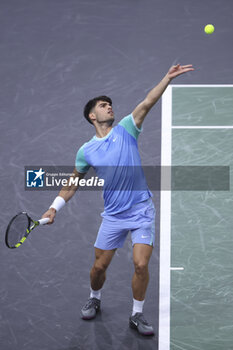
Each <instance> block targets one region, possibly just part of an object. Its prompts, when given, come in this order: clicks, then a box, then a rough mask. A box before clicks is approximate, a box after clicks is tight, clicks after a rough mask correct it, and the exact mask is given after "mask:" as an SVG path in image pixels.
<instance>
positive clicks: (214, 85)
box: [169, 84, 233, 88]
mask: <svg viewBox="0 0 233 350" xmlns="http://www.w3.org/2000/svg"><path fill="white" fill-rule="evenodd" d="M169 87H172V88H179V87H181V88H184V87H185V88H190V87H197V88H202V87H204V88H205V87H211V88H212V87H233V85H232V84H211V85H210V84H203V85H202V84H190V85H182V84H181V85H170V86H169Z"/></svg>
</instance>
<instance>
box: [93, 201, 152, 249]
mask: <svg viewBox="0 0 233 350" xmlns="http://www.w3.org/2000/svg"><path fill="white" fill-rule="evenodd" d="M155 214H156V212H155V207H154V204H153V201H152V199H151V198H149V199H147V200H146V201H144V202H140V203H137V204H135V205H134V206H132V207H131V208H129V209H127V210H125V211H123V212H121V213H119V214H116V215H107V214H105V213H103V214H102V216H103V220H102V224H101V225H100V228H99V232H98V235H97V238H96V241H95V245H94V246H95V247H96V248H99V249H103V250H111V249H115V248H121V247H123V245H124V242H125V239H126V237H127V234H128V232H129V231H130V232H131V240H132V245H133V246H134V244H135V243H143V244H148V245H150V246H154V245H155Z"/></svg>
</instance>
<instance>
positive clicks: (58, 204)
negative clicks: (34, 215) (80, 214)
mask: <svg viewBox="0 0 233 350" xmlns="http://www.w3.org/2000/svg"><path fill="white" fill-rule="evenodd" d="M65 204H66V201H65V199H64V198H62V197H61V196H57V197H56V198H55V199H54V201H53V203H52V205H50V207H49V209H50V208H54V209H55V210H56V211H59V210H60V209H61V208H62V207H64V205H65Z"/></svg>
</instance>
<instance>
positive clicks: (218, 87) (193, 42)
mask: <svg viewBox="0 0 233 350" xmlns="http://www.w3.org/2000/svg"><path fill="white" fill-rule="evenodd" d="M232 13H233V3H232V1H229V0H223V1H221V2H220V1H219V0H205V1H193V0H179V1H171V0H143V1H132V0H98V1H96V0H37V1H35V0H34V1H32V0H2V1H1V4H0V47H1V54H0V81H1V94H0V106H1V108H0V150H1V160H0V179H1V201H0V212H1V217H0V232H1V235H0V266H1V269H0V281H1V284H0V348H1V349H2V350H32V349H33V350H106V349H111V350H112V349H113V350H130V349H133V350H142V349H143V350H155V349H159V350H168V349H171V350H193V349H198V350H215V349H216V350H217V349H218V350H219V349H221V350H230V349H232V348H233V345H232V343H233V341H232V334H233V333H232V314H233V312H232V301H233V300H232V298H233V297H232V266H233V264H232V227H233V225H232V193H231V187H232V184H231V183H230V189H228V190H219V189H218V190H216V188H215V190H213V188H211V189H209V188H208V189H207V190H206V187H205V188H204V189H203V188H202V189H201V190H200V189H199V190H196V189H195V190H190V188H188V190H187V188H186V189H185V190H182V188H183V189H184V187H182V186H184V185H185V184H186V185H187V183H186V181H187V179H189V180H190V179H193V178H194V172H191V174H190V169H192V168H190V167H192V166H196V167H211V166H213V167H220V175H219V173H218V176H220V177H221V174H222V173H221V171H222V170H224V169H222V168H221V167H223V168H224V167H228V169H229V173H230V175H231V171H232V170H231V169H232V156H231V154H232V136H233V135H232V133H233V130H232V126H233V123H232V113H233V112H232V111H233V102H232V96H233V93H232V92H233V87H232V85H231V84H232V83H233V81H232V62H233V49H232V44H231V42H232V33H233V22H232ZM208 23H213V24H214V25H215V32H214V33H213V34H212V35H207V34H205V33H204V26H205V25H206V24H208ZM177 63H180V64H182V65H186V64H193V66H194V67H195V71H194V72H189V73H187V74H184V75H182V76H180V77H178V78H177V79H175V80H173V81H172V83H171V86H170V87H169V88H168V89H167V91H166V94H165V95H164V97H163V100H162V103H161V101H159V102H158V103H157V104H156V106H154V108H153V109H152V110H151V111H150V112H149V113H148V116H147V117H146V119H145V121H144V124H143V132H142V134H141V135H140V136H139V140H138V145H139V150H140V154H141V159H142V164H143V165H145V166H160V165H161V164H162V166H165V167H162V177H161V191H160V190H159V189H157V190H153V195H154V196H153V201H154V204H155V207H156V212H157V218H156V225H155V226H156V227H155V232H156V244H155V248H154V250H153V254H152V257H151V260H150V265H149V271H150V283H149V286H148V289H147V294H146V300H145V305H144V314H145V317H146V319H147V320H148V321H149V322H150V323H151V324H152V325H153V327H154V329H155V333H156V336H154V337H150V338H144V337H142V336H140V335H139V334H137V333H136V332H135V331H134V330H132V329H130V328H129V326H128V320H129V316H130V314H131V311H132V291H131V279H132V276H133V272H134V268H133V262H132V247H131V241H130V236H129V237H128V238H127V240H126V242H125V244H124V247H123V248H121V249H119V250H117V252H116V254H115V256H114V258H113V261H112V263H111V265H110V267H109V269H108V271H107V279H106V283H105V285H104V289H103V292H102V312H101V313H100V314H99V315H98V317H97V318H96V319H95V320H93V321H91V322H84V321H83V320H82V319H81V317H80V309H81V308H82V306H83V304H84V303H85V302H86V299H87V298H88V296H89V272H90V269H91V266H92V264H93V261H94V248H93V245H94V242H95V239H96V234H97V232H98V229H99V226H100V224H101V216H100V213H101V212H102V211H103V200H102V196H101V192H100V191H85V190H84V191H80V192H78V193H77V194H76V195H75V196H74V197H73V198H72V199H71V201H70V202H69V203H68V204H67V205H66V206H65V207H64V208H63V209H62V210H61V211H60V212H59V214H58V215H57V217H56V221H55V223H54V224H53V225H50V226H46V227H39V228H38V230H35V231H34V232H32V234H31V236H30V237H29V238H28V239H27V240H26V242H25V243H24V244H23V245H22V246H21V247H20V248H18V249H15V250H9V249H8V248H7V247H6V246H5V242H4V236H5V230H6V227H7V224H8V222H9V220H10V218H11V217H12V216H13V215H15V214H17V213H18V212H19V211H27V212H28V213H29V214H30V215H31V216H32V217H33V218H35V219H39V218H40V217H41V215H42V214H43V213H44V212H45V211H46V210H47V209H48V207H49V206H50V204H51V203H52V202H53V200H54V198H55V197H56V195H57V191H53V190H46V191H43V190H40V188H39V189H37V190H35V191H34V190H28V189H27V190H26V188H25V186H26V180H27V179H26V178H25V167H27V169H31V170H32V171H34V170H36V171H39V169H40V168H42V169H43V167H45V166H46V167H59V166H67V167H73V166H74V163H75V156H76V152H77V150H78V149H79V147H81V145H83V144H84V142H86V141H88V140H90V139H91V138H92V136H93V135H94V129H93V127H92V126H91V124H89V123H88V122H87V121H86V120H85V119H84V117H83V107H84V105H85V104H86V102H87V101H88V100H89V99H91V98H93V97H95V96H99V95H107V96H110V97H111V98H112V100H113V109H114V112H115V124H117V123H118V122H119V121H120V120H121V118H123V117H124V116H126V115H128V114H130V113H131V112H132V111H133V109H134V108H135V107H136V105H138V103H140V102H141V101H142V100H143V99H144V98H145V96H146V94H147V93H148V92H149V91H150V90H151V89H152V88H153V87H154V86H155V85H157V84H158V83H159V81H160V80H161V79H162V78H163V77H164V75H165V74H166V73H167V71H168V69H169V68H170V67H171V66H172V65H174V64H177ZM171 166H178V167H179V166H180V167H181V168H177V169H178V173H177V172H175V173H173V170H172V172H169V169H170V170H171ZM172 169H173V168H172ZM184 169H186V170H188V171H189V174H190V176H185V173H184V172H183V170H184ZM195 169H196V168H193V171H195ZM198 169H199V168H198ZM208 169H209V168H207V170H208ZM163 171H166V174H164V173H163ZM179 171H181V172H179ZM174 174H175V175H176V179H177V180H180V181H179V186H180V185H181V187H182V188H179V189H177V188H176V189H174V188H173V189H172V191H170V190H171V188H170V187H169V186H170V185H169V181H170V182H171V183H173V182H174V178H173V175H174ZM177 174H178V175H177ZM164 175H165V176H164ZM199 175H201V173H200V174H199V173H197V175H196V176H197V177H198V179H199ZM226 175H227V174H226V173H224V176H226ZM202 179H203V180H202V181H200V179H199V182H198V183H199V184H200V185H203V181H204V180H205V177H204V178H203V177H202ZM30 181H31V178H30V175H28V182H30ZM164 181H166V184H165V185H164ZM211 181H212V180H211ZM211 181H210V183H211V184H212V182H211ZM225 182H227V177H224V180H223V178H220V180H219V181H217V183H219V184H222V183H223V184H225ZM192 183H193V181H191V182H190V181H189V183H188V186H189V185H192ZM194 183H195V182H194ZM163 186H164V187H163Z"/></svg>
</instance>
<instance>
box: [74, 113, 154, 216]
mask: <svg viewBox="0 0 233 350" xmlns="http://www.w3.org/2000/svg"><path fill="white" fill-rule="evenodd" d="M141 131H142V129H139V128H138V127H137V126H136V124H135V121H134V118H133V115H132V114H130V115H128V116H126V117H124V118H123V119H122V120H121V121H120V122H119V123H118V124H117V125H116V126H115V127H114V128H112V129H111V131H110V132H109V133H108V134H107V135H106V136H105V137H101V138H99V137H97V136H94V137H93V138H92V139H91V140H90V141H88V142H86V143H84V145H83V146H82V147H81V148H80V149H79V150H78V152H77V155H76V162H75V166H76V169H77V171H78V172H80V173H86V172H87V171H88V169H89V168H90V167H93V168H94V170H95V172H96V174H97V176H98V178H99V179H104V187H103V199H104V209H105V211H104V213H102V215H104V214H107V215H115V214H117V213H120V212H122V211H124V210H127V209H129V208H131V207H132V206H133V205H135V204H137V203H140V202H143V201H145V200H147V199H148V198H149V197H152V193H151V192H150V190H149V188H148V186H147V183H146V179H145V176H144V173H143V169H142V166H141V159H140V155H139V151H138V145H137V139H138V136H139V134H140V132H141Z"/></svg>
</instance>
